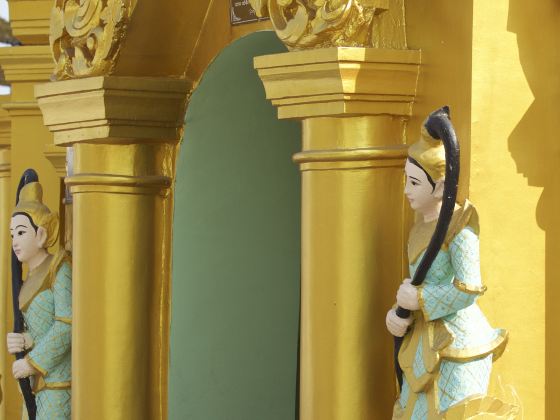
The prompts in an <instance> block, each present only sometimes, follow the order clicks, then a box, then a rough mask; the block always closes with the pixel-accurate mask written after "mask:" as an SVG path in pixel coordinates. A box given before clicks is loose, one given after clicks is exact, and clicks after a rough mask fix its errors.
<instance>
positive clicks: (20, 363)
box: [12, 359, 37, 379]
mask: <svg viewBox="0 0 560 420" xmlns="http://www.w3.org/2000/svg"><path fill="white" fill-rule="evenodd" d="M12 373H13V375H14V378H16V379H22V378H27V377H29V376H31V375H35V374H36V373H37V371H36V370H35V368H34V367H33V366H31V363H29V362H28V361H27V359H19V360H16V361H15V362H14V364H13V365H12Z"/></svg>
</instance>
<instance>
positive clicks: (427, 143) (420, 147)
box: [408, 123, 445, 182]
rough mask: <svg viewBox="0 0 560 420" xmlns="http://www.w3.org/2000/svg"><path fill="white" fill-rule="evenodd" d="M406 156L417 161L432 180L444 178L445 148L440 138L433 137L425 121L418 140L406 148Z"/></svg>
mask: <svg viewBox="0 0 560 420" xmlns="http://www.w3.org/2000/svg"><path fill="white" fill-rule="evenodd" d="M408 156H410V157H411V158H412V159H414V160H415V161H416V162H418V163H419V164H420V165H421V166H422V168H423V169H424V170H425V171H426V172H427V173H428V174H429V175H430V176H431V177H432V180H433V181H434V182H437V181H439V180H441V179H443V178H445V148H444V147H443V142H442V141H441V140H438V139H435V138H433V137H432V136H431V135H430V133H428V130H427V129H426V126H425V123H424V124H422V129H421V130H420V140H418V141H417V142H416V143H414V144H413V145H412V146H410V147H409V148H408Z"/></svg>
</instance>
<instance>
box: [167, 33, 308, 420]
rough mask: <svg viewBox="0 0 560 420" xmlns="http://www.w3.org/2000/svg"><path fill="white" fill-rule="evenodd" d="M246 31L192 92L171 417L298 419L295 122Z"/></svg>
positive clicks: (259, 37)
mask: <svg viewBox="0 0 560 420" xmlns="http://www.w3.org/2000/svg"><path fill="white" fill-rule="evenodd" d="M281 51H284V47H283V46H282V44H281V43H280V42H279V41H278V40H277V38H276V36H275V35H274V34H273V33H271V32H258V33H255V34H252V35H250V36H247V37H245V38H242V39H240V40H238V41H236V42H235V43H233V44H232V45H230V46H229V47H227V48H225V49H224V50H223V51H222V52H221V54H220V55H219V56H218V57H217V58H216V59H215V61H214V62H213V63H212V64H211V65H210V67H209V68H208V70H207V72H206V73H205V75H204V77H203V79H202V81H201V83H200V85H199V86H198V88H197V89H196V91H195V92H194V94H193V95H192V98H191V102H190V105H189V109H188V112H187V116H186V126H185V139H184V143H183V144H182V146H181V151H180V156H179V161H178V171H177V184H176V196H175V200H176V202H175V218H174V228H173V284H172V320H171V363H170V372H169V388H170V389H169V418H170V419H171V420H183V419H188V420H253V419H254V420H263V419H266V420H287V419H293V418H294V412H295V394H296V363H297V328H298V312H299V282H300V177H299V172H298V168H297V166H296V165H295V164H294V163H292V161H291V156H292V155H293V153H295V152H296V151H297V150H299V148H300V138H301V127H300V124H299V123H297V122H292V121H278V120H277V118H276V111H275V109H274V108H273V107H272V106H271V105H270V103H269V102H268V101H267V100H266V99H265V97H264V89H263V87H262V83H261V82H260V80H259V78H258V75H257V74H256V71H255V70H254V69H253V64H252V61H253V57H254V56H258V55H263V54H270V53H276V52H281Z"/></svg>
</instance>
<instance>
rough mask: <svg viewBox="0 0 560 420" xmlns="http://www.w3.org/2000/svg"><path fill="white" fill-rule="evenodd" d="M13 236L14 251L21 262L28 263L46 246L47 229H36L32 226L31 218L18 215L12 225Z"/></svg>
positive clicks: (13, 219)
mask: <svg viewBox="0 0 560 420" xmlns="http://www.w3.org/2000/svg"><path fill="white" fill-rule="evenodd" d="M10 233H11V235H12V249H13V250H14V253H15V254H16V257H17V259H18V260H19V261H20V262H27V261H29V260H30V259H31V258H33V257H34V256H35V255H37V253H38V252H39V251H41V250H42V249H43V247H44V245H45V241H46V232H45V229H43V228H41V227H40V228H39V229H38V230H37V232H35V228H34V227H33V226H32V225H31V221H30V220H29V218H28V217H27V216H25V215H23V214H16V215H15V216H13V217H12V222H11V223H10Z"/></svg>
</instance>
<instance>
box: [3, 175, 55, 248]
mask: <svg viewBox="0 0 560 420" xmlns="http://www.w3.org/2000/svg"><path fill="white" fill-rule="evenodd" d="M15 213H25V214H27V215H28V216H29V217H31V220H32V221H33V223H34V224H35V225H36V226H38V227H42V228H44V229H45V230H46V231H47V241H46V242H45V248H50V247H51V246H53V245H54V244H55V243H56V240H57V239H58V214H57V213H53V212H51V211H50V210H49V208H48V207H47V206H45V205H44V204H43V188H42V187H41V184H39V183H38V182H31V183H29V184H27V185H26V186H24V187H23V188H22V189H21V192H20V195H19V203H18V204H17V205H16V207H15V209H14V211H13V213H12V214H15Z"/></svg>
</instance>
